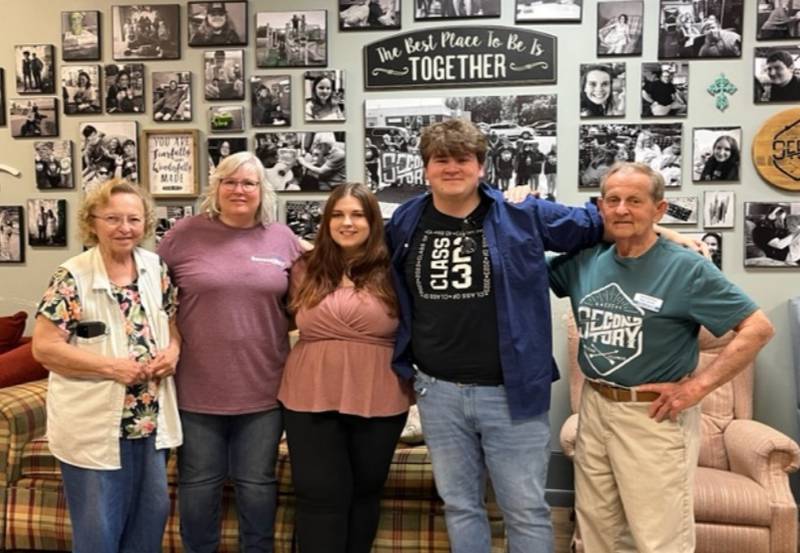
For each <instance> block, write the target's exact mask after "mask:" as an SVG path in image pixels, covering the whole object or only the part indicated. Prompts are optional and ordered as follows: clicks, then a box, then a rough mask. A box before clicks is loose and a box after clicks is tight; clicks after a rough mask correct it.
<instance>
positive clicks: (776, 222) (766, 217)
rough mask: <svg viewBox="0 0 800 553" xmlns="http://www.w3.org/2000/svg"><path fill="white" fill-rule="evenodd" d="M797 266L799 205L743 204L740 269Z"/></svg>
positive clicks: (785, 203)
mask: <svg viewBox="0 0 800 553" xmlns="http://www.w3.org/2000/svg"><path fill="white" fill-rule="evenodd" d="M798 265H800V202H745V204H744V266H745V267H795V268H796V267H797V266H798Z"/></svg>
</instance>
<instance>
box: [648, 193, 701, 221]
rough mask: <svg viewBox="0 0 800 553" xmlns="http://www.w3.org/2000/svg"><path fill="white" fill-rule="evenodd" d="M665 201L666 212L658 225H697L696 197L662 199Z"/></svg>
mask: <svg viewBox="0 0 800 553" xmlns="http://www.w3.org/2000/svg"><path fill="white" fill-rule="evenodd" d="M664 199H665V200H667V211H666V212H665V213H664V216H663V217H661V220H660V221H659V222H658V223H659V224H660V225H696V224H697V210H698V206H697V196H678V197H675V198H664Z"/></svg>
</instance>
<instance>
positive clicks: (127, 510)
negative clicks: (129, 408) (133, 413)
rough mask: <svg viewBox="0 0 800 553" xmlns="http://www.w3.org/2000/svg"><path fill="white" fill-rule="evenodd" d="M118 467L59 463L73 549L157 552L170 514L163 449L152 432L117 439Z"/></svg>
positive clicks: (85, 552)
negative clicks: (145, 434) (139, 437)
mask: <svg viewBox="0 0 800 553" xmlns="http://www.w3.org/2000/svg"><path fill="white" fill-rule="evenodd" d="M119 444H120V460H121V468H120V469H118V470H96V469H85V468H81V467H76V466H74V465H70V464H68V463H64V462H62V463H61V475H62V478H63V481H64V493H65V494H66V496H67V507H68V508H69V519H70V522H71V523H72V551H73V552H75V553H118V552H120V553H125V552H130V553H134V552H137V553H148V552H153V553H157V552H160V551H161V540H162V538H163V536H164V527H165V526H166V524H167V517H168V516H169V494H168V493H167V452H166V450H163V449H162V450H156V447H155V436H154V435H153V436H150V437H149V438H142V439H139V440H120V441H119Z"/></svg>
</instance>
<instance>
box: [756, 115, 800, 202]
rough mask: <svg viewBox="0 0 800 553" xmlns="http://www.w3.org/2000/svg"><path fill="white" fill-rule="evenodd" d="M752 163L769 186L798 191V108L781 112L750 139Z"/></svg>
mask: <svg viewBox="0 0 800 553" xmlns="http://www.w3.org/2000/svg"><path fill="white" fill-rule="evenodd" d="M753 163H754V164H755V166H756V170H757V171H758V174H759V175H761V178H763V179H764V180H765V181H767V182H768V183H770V184H771V185H773V186H777V187H778V188H783V189H784V190H792V191H795V192H797V191H800V108H792V109H787V110H785V111H782V112H780V113H778V114H776V115H774V116H773V117H772V118H770V119H768V120H767V122H766V123H765V124H764V126H763V127H761V130H759V131H758V134H756V136H755V138H754V139H753Z"/></svg>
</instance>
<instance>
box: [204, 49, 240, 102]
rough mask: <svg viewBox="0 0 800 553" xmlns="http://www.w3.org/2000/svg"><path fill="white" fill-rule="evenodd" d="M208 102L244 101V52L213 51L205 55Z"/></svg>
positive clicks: (205, 86) (205, 85) (205, 87)
mask: <svg viewBox="0 0 800 553" xmlns="http://www.w3.org/2000/svg"><path fill="white" fill-rule="evenodd" d="M203 67H204V71H203V88H204V90H205V98H206V100H244V50H212V51H208V52H205V53H204V54H203Z"/></svg>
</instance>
